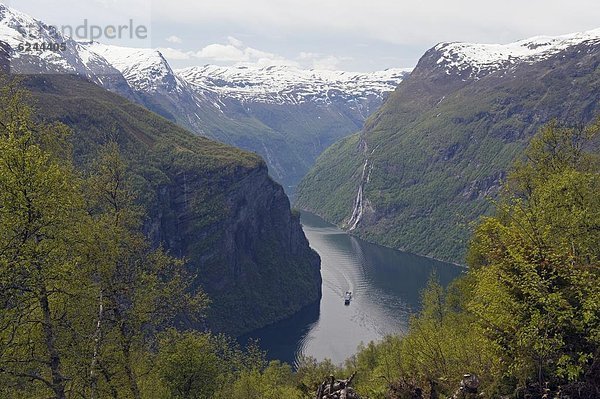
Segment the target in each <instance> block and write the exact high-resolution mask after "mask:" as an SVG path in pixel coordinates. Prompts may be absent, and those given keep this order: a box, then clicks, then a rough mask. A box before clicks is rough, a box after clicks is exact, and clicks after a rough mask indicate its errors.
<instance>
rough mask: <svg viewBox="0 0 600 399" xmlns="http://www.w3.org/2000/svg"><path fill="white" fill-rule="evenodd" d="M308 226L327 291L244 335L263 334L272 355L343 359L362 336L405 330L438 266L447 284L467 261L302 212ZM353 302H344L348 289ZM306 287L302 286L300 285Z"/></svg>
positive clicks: (375, 337)
mask: <svg viewBox="0 0 600 399" xmlns="http://www.w3.org/2000/svg"><path fill="white" fill-rule="evenodd" d="M301 221H302V225H303V227H304V233H305V234H306V237H307V238H308V241H309V242H310V246H311V247H312V248H313V249H314V250H315V251H317V252H318V253H319V255H320V256H321V274H322V276H323V297H322V298H321V301H320V302H318V303H315V304H314V305H312V306H308V307H306V308H305V309H303V310H302V311H301V312H299V313H297V314H295V315H294V316H292V317H291V318H289V319H286V320H283V321H281V322H278V323H276V324H273V325H271V326H268V327H265V328H263V329H260V330H257V331H254V332H252V333H249V334H247V335H245V336H243V337H241V338H240V340H241V341H242V342H244V341H246V340H247V339H248V338H258V339H259V340H260V342H261V346H262V347H263V348H264V349H265V350H267V351H268V355H269V358H272V359H281V360H283V361H286V362H288V363H292V364H293V363H295V361H296V360H297V359H298V356H299V355H301V354H304V355H309V356H313V357H316V358H317V359H319V360H322V359H324V358H329V359H331V360H333V361H334V363H341V362H343V361H344V360H345V359H346V358H347V357H348V356H350V355H352V354H353V353H355V352H356V348H357V346H358V345H359V344H360V343H361V342H365V343H366V342H369V341H372V340H379V339H381V338H382V337H384V336H385V335H388V334H401V333H403V332H404V331H406V327H407V323H408V319H409V316H410V314H411V313H414V312H415V311H418V309H419V298H420V292H421V290H422V289H423V288H424V287H425V286H426V284H427V281H428V279H429V277H430V275H431V273H432V272H433V271H435V272H436V273H437V275H438V277H439V279H440V281H441V283H442V284H448V283H449V282H450V281H452V280H453V279H454V278H456V277H457V276H458V275H460V274H461V272H463V270H464V269H462V268H460V267H458V266H455V265H451V264H447V263H443V262H438V261H435V260H431V259H428V258H423V257H420V256H416V255H412V254H407V253H404V252H400V251H396V250H393V249H389V248H384V247H381V246H379V245H375V244H370V243H368V242H365V241H363V240H360V239H358V238H355V237H352V236H349V235H348V234H346V233H344V232H343V231H342V230H340V229H338V228H337V227H335V226H333V225H331V224H329V223H327V222H325V221H324V220H323V219H321V218H319V217H318V216H315V215H312V214H310V213H302V217H301ZM346 291H352V294H353V297H352V302H351V304H350V305H349V306H344V293H345V292H346ZM299 295H301V293H299Z"/></svg>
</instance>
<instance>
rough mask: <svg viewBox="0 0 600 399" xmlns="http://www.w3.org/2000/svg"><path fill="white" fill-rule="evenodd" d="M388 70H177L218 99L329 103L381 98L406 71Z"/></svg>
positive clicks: (200, 68)
mask: <svg viewBox="0 0 600 399" xmlns="http://www.w3.org/2000/svg"><path fill="white" fill-rule="evenodd" d="M409 72H410V70H407V69H388V70H385V71H378V72H373V73H353V72H344V71H325V70H302V69H298V68H294V67H290V66H269V67H264V68H257V67H251V66H233V67H220V66H215V65H206V66H203V67H190V68H185V69H181V70H177V71H176V73H177V74H178V75H179V76H180V77H181V78H182V79H183V80H185V81H187V82H189V83H190V84H191V85H192V86H193V87H195V88H196V89H197V90H202V91H207V92H212V93H215V94H217V95H218V97H219V98H220V99H235V100H238V101H241V102H243V103H266V104H280V105H282V104H301V103H304V102H309V101H313V102H315V103H321V104H325V105H326V104H331V103H332V102H333V101H334V100H335V97H340V96H341V97H342V98H344V99H346V100H349V101H355V100H356V99H358V98H372V97H379V98H382V97H383V96H384V95H385V93H389V92H391V91H393V90H394V89H395V88H396V86H398V84H399V83H400V82H401V81H402V78H403V77H404V76H405V75H406V74H407V73H409Z"/></svg>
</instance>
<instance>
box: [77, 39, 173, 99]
mask: <svg viewBox="0 0 600 399" xmlns="http://www.w3.org/2000/svg"><path fill="white" fill-rule="evenodd" d="M82 45H83V47H84V48H85V49H86V51H89V52H91V53H93V54H96V55H97V56H98V57H102V58H103V59H105V60H106V61H107V62H108V63H110V65H111V66H112V67H113V68H115V69H117V70H118V71H119V72H120V73H121V74H122V75H123V77H125V79H127V82H128V83H129V85H130V86H131V88H132V89H133V90H135V91H143V92H146V93H152V92H155V91H157V90H161V89H162V90H166V91H171V90H174V89H176V88H177V86H178V83H179V82H177V79H176V77H175V74H174V73H173V70H172V69H171V66H170V65H169V63H168V62H167V60H166V59H165V58H164V57H163V55H162V54H161V53H160V51H158V50H154V49H149V48H131V47H119V46H111V45H106V44H101V43H98V42H91V43H85V44H82Z"/></svg>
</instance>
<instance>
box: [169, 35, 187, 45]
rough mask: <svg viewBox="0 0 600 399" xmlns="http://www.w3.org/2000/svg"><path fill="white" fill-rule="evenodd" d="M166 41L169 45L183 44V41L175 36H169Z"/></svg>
mask: <svg viewBox="0 0 600 399" xmlns="http://www.w3.org/2000/svg"><path fill="white" fill-rule="evenodd" d="M165 40H166V41H168V42H169V43H173V44H181V43H183V40H182V39H181V38H180V37H178V36H175V35H172V36H169V37H167V38H166V39H165Z"/></svg>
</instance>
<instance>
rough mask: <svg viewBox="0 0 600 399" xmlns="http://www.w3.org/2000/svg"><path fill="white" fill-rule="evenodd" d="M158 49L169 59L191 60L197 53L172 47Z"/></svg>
mask: <svg viewBox="0 0 600 399" xmlns="http://www.w3.org/2000/svg"><path fill="white" fill-rule="evenodd" d="M158 51H160V52H161V54H162V55H163V56H164V57H165V58H167V59H168V60H178V61H182V60H191V59H192V58H194V56H195V53H194V52H192V51H183V50H178V49H174V48H171V47H160V48H158Z"/></svg>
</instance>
